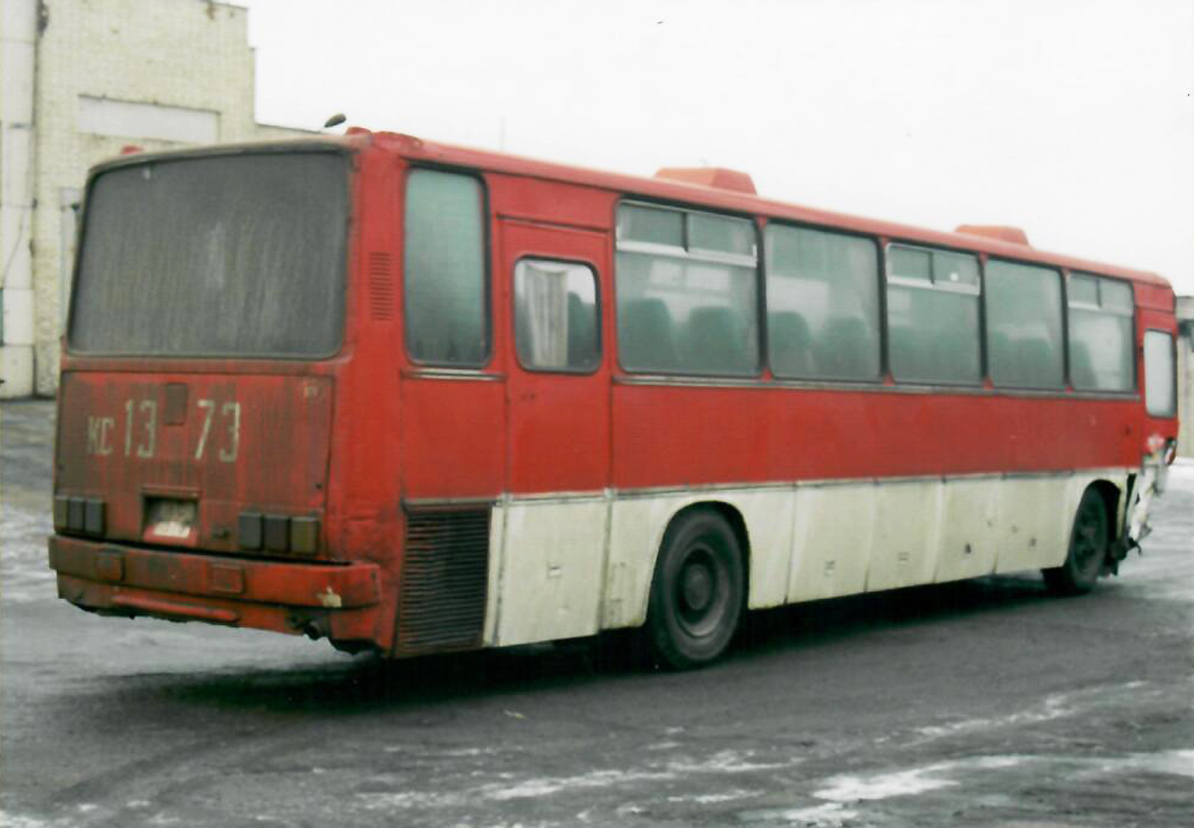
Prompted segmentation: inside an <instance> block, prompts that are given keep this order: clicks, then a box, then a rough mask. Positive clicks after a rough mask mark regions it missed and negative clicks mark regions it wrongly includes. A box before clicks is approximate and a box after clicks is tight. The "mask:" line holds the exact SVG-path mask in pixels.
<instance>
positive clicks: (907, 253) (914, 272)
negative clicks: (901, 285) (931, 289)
mask: <svg viewBox="0 0 1194 828" xmlns="http://www.w3.org/2000/svg"><path fill="white" fill-rule="evenodd" d="M887 267H888V271H889V272H890V273H891V275H892V276H896V277H899V278H901V279H920V280H922V281H925V282H928V281H930V280H931V279H932V259H931V257H930V256H929V251H927V250H913V249H911V248H908V247H897V246H895V245H892V246H891V247H889V248H888V249H887Z"/></svg>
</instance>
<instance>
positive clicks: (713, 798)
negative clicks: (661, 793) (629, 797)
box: [667, 788, 759, 805]
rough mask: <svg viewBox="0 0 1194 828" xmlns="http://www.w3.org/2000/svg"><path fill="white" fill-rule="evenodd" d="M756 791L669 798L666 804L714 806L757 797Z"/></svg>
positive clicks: (736, 790)
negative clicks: (687, 803) (688, 803)
mask: <svg viewBox="0 0 1194 828" xmlns="http://www.w3.org/2000/svg"><path fill="white" fill-rule="evenodd" d="M758 795H759V792H758V791H745V790H742V789H740V788H736V789H734V790H731V791H725V792H724V793H711V794H688V795H685V796H669V797H668V798H667V801H668V802H692V803H695V804H697V805H716V804H717V803H719V802H733V801H734V800H736V799H746V798H747V797H751V796H758Z"/></svg>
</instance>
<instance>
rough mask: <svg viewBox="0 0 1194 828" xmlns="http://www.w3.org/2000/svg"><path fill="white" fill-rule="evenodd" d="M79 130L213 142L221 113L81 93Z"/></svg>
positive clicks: (201, 142) (215, 139)
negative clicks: (95, 96)
mask: <svg viewBox="0 0 1194 828" xmlns="http://www.w3.org/2000/svg"><path fill="white" fill-rule="evenodd" d="M78 123H79V130H80V131H81V132H91V133H94V134H96V135H111V136H114V137H121V138H155V139H158V140H162V141H178V142H181V143H188V144H214V143H215V142H216V141H217V140H219V137H220V115H219V113H218V112H213V111H211V110H207V109H187V108H185V107H181V106H163V105H161V104H152V103H137V102H135V101H118V100H114V99H112V98H93V97H91V96H89V95H80V96H79V120H78Z"/></svg>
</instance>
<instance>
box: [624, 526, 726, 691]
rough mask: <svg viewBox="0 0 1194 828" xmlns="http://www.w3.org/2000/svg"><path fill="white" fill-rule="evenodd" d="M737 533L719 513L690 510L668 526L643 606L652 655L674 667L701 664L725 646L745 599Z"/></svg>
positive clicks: (681, 667) (719, 653) (718, 653)
mask: <svg viewBox="0 0 1194 828" xmlns="http://www.w3.org/2000/svg"><path fill="white" fill-rule="evenodd" d="M743 580H744V578H743V567H742V555H741V551H740V550H739V547H738V539H737V537H735V535H734V531H733V529H731V528H730V526H729V525H728V524H727V523H726V521H725V520H724V519H722V518H721V516H720V515H718V514H716V513H714V512H710V511H696V512H690V513H688V514H686V515H683V516H682V517H680V518H679V519H678V520H677V521H676V522H675V523H674V524H673V525H672V526H670V527H669V528H668V531H667V533H666V535H665V536H664V540H663V546H662V548H661V549H660V550H659V558H658V560H657V561H656V562H655V577H654V578H653V579H652V581H651V600H650V606H649V608H648V611H647V633H648V636H649V639H650V643H651V648H652V650H653V651H654V653H655V656H656V658H657V659H658V660H659V661H660V662H661V663H663V664H665V665H667V666H670V667H672V668H675V669H679V670H682V669H686V668H690V667H699V666H702V665H704V664H708V663H709V662H711V661H713V660H714V659H716V658H717V657H718V656H719V655H721V654H722V653H723V652H725V649H726V647H728V646H729V643H730V639H731V638H733V636H734V631H735V630H736V629H737V628H738V619H739V617H740V616H741V614H742V604H743V600H742V598H743V594H744V585H743Z"/></svg>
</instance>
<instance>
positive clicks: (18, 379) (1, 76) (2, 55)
mask: <svg viewBox="0 0 1194 828" xmlns="http://www.w3.org/2000/svg"><path fill="white" fill-rule="evenodd" d="M37 29H38V4H37V0H3V2H2V3H0V380H3V382H4V384H3V385H0V396H6V397H7V396H15V397H22V396H28V395H29V394H31V393H32V392H33V346H34V341H35V335H34V302H33V261H32V256H31V249H30V239H31V238H32V231H33V220H34V216H33V204H34V195H35V192H36V181H35V178H34V175H35V171H36V168H35V165H34V150H35V147H34V137H35V133H34V128H33V119H34V108H33V78H34V67H35V63H36V53H37Z"/></svg>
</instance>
